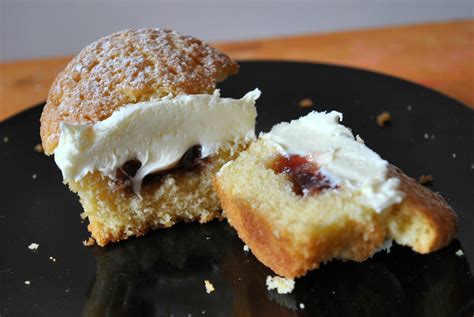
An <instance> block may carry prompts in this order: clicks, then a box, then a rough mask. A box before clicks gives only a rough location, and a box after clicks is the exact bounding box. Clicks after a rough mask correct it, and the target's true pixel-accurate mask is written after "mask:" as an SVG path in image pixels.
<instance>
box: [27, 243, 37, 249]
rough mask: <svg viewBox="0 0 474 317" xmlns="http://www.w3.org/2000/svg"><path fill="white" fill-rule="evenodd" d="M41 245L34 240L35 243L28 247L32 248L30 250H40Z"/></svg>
mask: <svg viewBox="0 0 474 317" xmlns="http://www.w3.org/2000/svg"><path fill="white" fill-rule="evenodd" d="M39 246H40V245H39V244H38V243H34V242H33V243H31V244H30V245H29V246H28V249H30V250H38V248H39Z"/></svg>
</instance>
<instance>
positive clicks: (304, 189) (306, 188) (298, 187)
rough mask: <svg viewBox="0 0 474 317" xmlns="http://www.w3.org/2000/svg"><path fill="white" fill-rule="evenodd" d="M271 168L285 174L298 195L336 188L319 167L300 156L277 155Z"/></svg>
mask: <svg viewBox="0 0 474 317" xmlns="http://www.w3.org/2000/svg"><path fill="white" fill-rule="evenodd" d="M271 168H272V169H273V170H274V171H275V172H276V173H279V174H285V175H287V176H288V178H289V179H290V181H291V182H292V183H293V191H294V192H295V193H296V194H298V195H308V194H317V193H320V192H322V191H323V190H325V189H333V188H338V186H337V185H335V184H334V183H333V182H331V180H330V179H328V178H327V177H326V176H325V175H323V174H322V173H321V171H320V169H319V166H318V165H317V164H316V163H315V162H312V161H311V160H309V159H308V158H306V157H304V156H301V155H294V154H291V155H278V156H277V157H276V159H275V160H274V161H273V163H272V165H271Z"/></svg>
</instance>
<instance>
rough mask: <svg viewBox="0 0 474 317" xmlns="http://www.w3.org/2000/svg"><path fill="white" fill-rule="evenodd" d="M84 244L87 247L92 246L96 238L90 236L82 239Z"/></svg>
mask: <svg viewBox="0 0 474 317" xmlns="http://www.w3.org/2000/svg"><path fill="white" fill-rule="evenodd" d="M82 244H83V245H84V246H86V247H90V246H91V245H94V244H95V240H94V239H93V238H88V239H86V240H84V241H82Z"/></svg>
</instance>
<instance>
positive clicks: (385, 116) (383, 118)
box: [376, 111, 392, 127]
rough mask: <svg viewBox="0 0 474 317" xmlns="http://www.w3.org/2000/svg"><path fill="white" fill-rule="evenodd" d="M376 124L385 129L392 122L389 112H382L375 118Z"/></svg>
mask: <svg viewBox="0 0 474 317" xmlns="http://www.w3.org/2000/svg"><path fill="white" fill-rule="evenodd" d="M376 120H377V124H378V125H379V126H381V127H385V126H386V125H387V124H389V123H390V121H391V120H392V116H391V115H390V113H389V112H387V111H384V112H382V113H381V114H379V115H378V116H377V119H376Z"/></svg>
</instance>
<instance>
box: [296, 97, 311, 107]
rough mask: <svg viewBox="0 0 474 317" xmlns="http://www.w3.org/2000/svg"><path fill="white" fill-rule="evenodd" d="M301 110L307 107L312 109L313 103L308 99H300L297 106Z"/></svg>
mask: <svg viewBox="0 0 474 317" xmlns="http://www.w3.org/2000/svg"><path fill="white" fill-rule="evenodd" d="M298 105H299V106H300V107H301V108H309V107H313V106H314V102H313V100H311V99H310V98H304V99H301V101H300V102H299V104H298Z"/></svg>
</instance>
